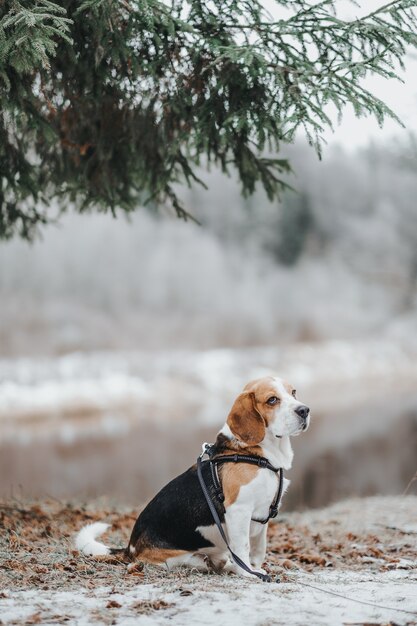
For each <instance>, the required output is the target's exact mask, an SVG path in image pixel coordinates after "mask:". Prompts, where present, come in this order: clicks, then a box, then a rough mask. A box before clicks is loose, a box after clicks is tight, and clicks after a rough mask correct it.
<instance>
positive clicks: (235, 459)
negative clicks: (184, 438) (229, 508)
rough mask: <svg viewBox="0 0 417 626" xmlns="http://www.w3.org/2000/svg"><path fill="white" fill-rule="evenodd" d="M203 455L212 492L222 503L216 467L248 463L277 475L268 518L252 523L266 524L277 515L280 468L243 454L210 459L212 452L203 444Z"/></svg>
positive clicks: (221, 490) (281, 489) (222, 497)
mask: <svg viewBox="0 0 417 626" xmlns="http://www.w3.org/2000/svg"><path fill="white" fill-rule="evenodd" d="M204 453H205V454H207V455H208V456H209V461H208V462H209V463H210V469H211V477H212V480H213V486H214V491H215V494H216V497H217V499H218V500H219V501H220V502H221V503H223V502H224V494H223V489H222V486H221V484H220V480H219V476H218V473H217V465H220V464H223V463H249V464H250V465H257V466H258V467H264V468H266V469H269V470H271V472H274V474H279V477H278V489H277V491H276V493H275V496H274V499H273V500H272V503H271V505H270V507H269V513H268V517H266V518H265V519H254V518H252V521H253V522H258V523H259V524H267V523H268V522H269V520H270V519H272V518H274V517H276V516H277V515H278V508H279V503H280V501H281V497H282V491H283V487H284V475H283V471H282V468H281V467H274V465H272V463H270V462H269V461H268V459H266V458H265V457H263V456H249V455H245V454H223V455H221V456H216V457H213V458H211V455H212V454H213V453H212V450H211V448H210V445H209V444H205V447H204Z"/></svg>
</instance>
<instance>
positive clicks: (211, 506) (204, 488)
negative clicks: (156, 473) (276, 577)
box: [197, 456, 271, 583]
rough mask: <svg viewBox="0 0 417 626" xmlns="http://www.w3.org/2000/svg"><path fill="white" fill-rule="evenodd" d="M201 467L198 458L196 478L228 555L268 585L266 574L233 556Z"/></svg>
mask: <svg viewBox="0 0 417 626" xmlns="http://www.w3.org/2000/svg"><path fill="white" fill-rule="evenodd" d="M201 466H202V461H201V457H200V456H199V457H198V459H197V476H198V480H199V481H200V485H201V489H202V491H203V494H204V497H205V499H206V501H207V504H208V506H209V509H210V512H211V514H212V516H213V519H214V521H215V523H216V526H217V528H218V529H219V532H220V535H221V536H222V539H223V541H224V543H225V544H226V547H227V549H228V550H229V552H230V554H231V556H232V559H233V560H234V562H235V563H236V565H238V566H239V567H241V568H242V569H243V570H245V572H248V574H252V575H253V576H257V577H258V578H260V579H261V580H262V581H263V582H266V583H270V582H271V577H270V576H269V575H268V574H261V572H255V570H252V569H251V568H250V567H248V566H247V565H246V563H245V562H244V561H242V559H241V558H240V557H239V556H238V555H237V554H235V553H234V552H233V550H232V549H231V547H230V546H229V542H228V541H227V537H226V533H225V532H224V530H223V526H222V523H221V521H220V518H219V516H218V513H217V511H216V507H215V506H214V504H213V502H212V499H211V498H210V494H209V492H208V489H207V485H206V483H205V482H204V478H203V472H202V471H201Z"/></svg>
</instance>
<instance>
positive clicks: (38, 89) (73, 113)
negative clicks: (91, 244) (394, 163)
mask: <svg viewBox="0 0 417 626" xmlns="http://www.w3.org/2000/svg"><path fill="white" fill-rule="evenodd" d="M277 5H280V8H281V10H282V12H283V15H284V17H282V18H281V19H278V20H277V19H274V18H273V17H272V16H270V15H269V14H268V13H267V11H266V10H265V9H264V8H263V6H262V2H260V1H258V0H213V1H207V0H171V1H170V2H169V3H168V2H167V1H165V2H164V1H162V0H84V1H83V0H62V1H61V2H60V3H59V4H57V3H55V2H52V1H51V0H3V1H2V3H1V5H0V99H1V108H0V176H1V179H0V180H1V183H0V238H10V237H12V236H13V235H15V234H18V235H20V236H22V237H25V238H28V239H30V238H32V237H33V236H34V234H35V232H36V229H37V226H38V225H39V224H43V223H46V222H48V221H50V220H52V219H55V217H56V215H55V214H54V213H53V212H52V209H51V208H49V207H48V204H49V203H50V201H51V200H54V202H53V206H54V207H56V206H58V207H59V210H60V211H63V210H65V208H66V207H68V206H75V207H76V209H77V210H79V211H85V210H87V209H96V210H97V209H98V210H103V211H108V210H110V211H112V212H113V213H114V214H116V212H117V211H132V210H134V209H136V208H137V207H138V206H139V205H143V204H148V205H150V206H151V207H155V206H157V205H158V204H160V203H168V204H171V205H172V207H173V209H174V210H175V211H176V212H177V214H178V216H180V217H183V218H188V217H190V215H189V213H188V212H187V209H186V207H184V206H183V205H182V204H181V203H180V202H179V200H178V198H177V195H176V193H175V186H176V184H177V183H183V182H186V183H188V184H189V185H191V184H193V183H200V184H203V185H204V182H203V181H202V180H200V179H199V177H198V175H197V173H196V172H197V171H199V166H201V165H204V166H206V165H209V164H215V165H216V166H219V167H220V168H221V169H222V170H223V172H225V173H227V172H229V171H230V170H231V169H233V168H235V169H236V170H237V172H238V175H239V179H240V181H241V185H242V191H243V193H244V194H245V195H248V194H251V193H252V192H253V191H254V189H255V187H256V186H257V185H258V184H261V185H262V186H263V187H264V188H265V190H266V192H267V194H268V196H269V198H270V199H273V198H276V197H277V196H279V194H280V191H281V190H282V189H283V188H284V187H285V182H284V180H283V175H284V174H285V172H288V170H289V168H290V164H289V163H288V162H287V161H286V160H285V159H281V158H279V150H280V146H281V144H283V143H286V142H291V141H292V140H293V138H294V133H295V132H296V130H297V129H298V128H300V127H301V128H302V129H304V131H305V133H306V135H307V137H308V140H309V141H310V143H311V144H312V145H313V146H314V147H315V148H316V150H317V151H318V152H319V153H320V150H321V145H322V136H323V131H324V129H325V128H326V127H327V126H329V125H331V120H330V118H329V117H328V113H327V111H328V107H327V105H328V104H332V105H333V106H334V107H335V108H336V109H337V111H338V112H339V113H341V112H342V110H343V109H344V107H345V106H346V105H348V104H350V105H352V106H353V107H354V109H355V112H356V114H357V115H359V116H360V115H365V114H368V115H369V114H370V115H374V116H376V118H377V119H378V121H379V122H380V123H381V124H382V122H383V120H384V118H385V117H386V116H389V117H394V118H395V113H394V112H393V111H391V110H390V109H389V108H388V107H387V106H386V105H385V104H384V103H383V102H381V101H380V100H379V99H378V98H376V97H375V96H374V95H373V94H371V93H369V91H367V90H366V89H365V88H364V87H363V78H364V77H366V76H367V75H368V74H370V73H374V74H379V75H381V76H383V77H385V78H387V79H392V78H396V77H397V70H396V68H397V67H398V65H399V66H402V64H403V59H404V56H405V53H406V48H407V47H408V46H413V47H416V46H417V21H416V6H417V3H416V2H415V1H411V0H394V1H393V2H388V3H387V4H385V5H384V6H382V7H381V8H379V9H378V10H375V11H373V12H371V13H368V14H367V15H365V16H363V17H360V18H357V19H354V20H351V21H346V20H342V19H340V18H339V17H338V15H337V11H336V5H337V2H336V1H335V0H321V1H319V2H317V0H277ZM276 155H278V157H277V156H276ZM284 178H285V176H284Z"/></svg>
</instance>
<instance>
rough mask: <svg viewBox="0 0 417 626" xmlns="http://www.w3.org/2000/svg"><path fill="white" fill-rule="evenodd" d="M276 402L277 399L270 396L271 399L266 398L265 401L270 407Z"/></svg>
mask: <svg viewBox="0 0 417 626" xmlns="http://www.w3.org/2000/svg"><path fill="white" fill-rule="evenodd" d="M277 402H278V398H277V397H276V396H272V397H271V398H268V400H267V401H266V403H267V404H269V405H270V406H274V404H276V403H277Z"/></svg>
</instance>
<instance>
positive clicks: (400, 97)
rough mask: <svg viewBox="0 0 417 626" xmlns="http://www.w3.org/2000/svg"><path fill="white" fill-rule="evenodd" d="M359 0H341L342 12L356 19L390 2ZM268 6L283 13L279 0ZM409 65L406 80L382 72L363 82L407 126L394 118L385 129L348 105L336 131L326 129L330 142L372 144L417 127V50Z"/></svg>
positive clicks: (268, 0) (267, 1)
mask: <svg viewBox="0 0 417 626" xmlns="http://www.w3.org/2000/svg"><path fill="white" fill-rule="evenodd" d="M359 4H360V5H361V7H357V6H354V5H353V4H352V3H351V2H349V0H337V1H336V6H337V9H338V16H339V17H341V18H344V19H354V18H355V17H358V16H360V15H363V14H364V13H369V12H371V11H373V10H375V9H376V8H378V7H379V6H381V5H383V4H386V0H384V1H381V0H362V1H361V2H360V3H359ZM264 6H265V7H266V8H267V9H268V10H269V11H270V12H271V13H272V14H273V15H274V16H276V17H279V15H280V14H281V16H282V8H281V10H280V8H279V6H278V3H277V2H276V1H275V0H264ZM277 7H278V8H277ZM405 65H406V69H405V72H399V74H400V75H401V77H402V79H403V80H404V81H405V82H404V84H403V83H401V82H399V81H395V80H386V79H382V78H381V77H379V76H372V77H369V78H367V79H366V80H365V81H364V83H363V84H364V85H365V86H366V88H367V89H369V90H370V91H371V92H372V93H374V94H375V95H376V96H378V97H379V98H380V99H381V100H383V101H384V102H385V103H386V104H387V105H388V106H389V107H390V108H391V109H393V111H395V113H396V114H397V115H398V117H399V118H400V119H401V120H402V122H403V123H404V124H405V125H406V128H405V129H403V128H402V127H401V126H400V125H399V124H398V123H397V122H394V121H393V120H387V121H386V122H385V124H384V127H383V128H382V129H381V128H379V126H378V124H377V122H376V121H375V120H374V119H372V118H361V119H357V118H356V117H355V115H354V113H353V111H352V110H351V109H345V112H344V115H343V120H342V122H341V124H340V125H337V122H336V123H335V132H334V133H333V132H331V131H330V130H329V131H328V132H327V133H326V140H327V141H328V143H340V144H342V145H343V147H345V148H349V147H352V148H356V147H357V146H362V145H366V144H368V143H369V141H370V140H371V139H375V140H376V141H378V140H383V139H385V138H388V137H390V136H393V135H395V136H397V137H399V136H404V137H405V136H406V135H407V134H408V133H409V132H410V130H413V131H417V115H416V110H417V51H416V52H413V53H412V54H410V55H409V56H408V57H407V58H406V60H405ZM335 119H336V118H335Z"/></svg>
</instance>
